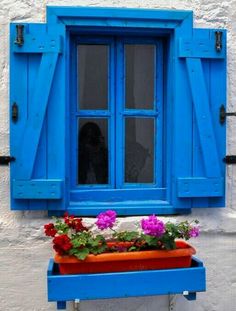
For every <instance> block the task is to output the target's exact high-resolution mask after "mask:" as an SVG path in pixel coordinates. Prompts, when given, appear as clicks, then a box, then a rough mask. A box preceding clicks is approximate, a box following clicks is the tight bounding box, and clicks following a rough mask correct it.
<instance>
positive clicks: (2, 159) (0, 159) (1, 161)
mask: <svg viewBox="0 0 236 311" xmlns="http://www.w3.org/2000/svg"><path fill="white" fill-rule="evenodd" d="M15 160H16V159H15V158H14V157H10V156H0V165H8V164H9V163H10V162H13V161H15Z"/></svg>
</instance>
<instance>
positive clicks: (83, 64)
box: [78, 44, 108, 110]
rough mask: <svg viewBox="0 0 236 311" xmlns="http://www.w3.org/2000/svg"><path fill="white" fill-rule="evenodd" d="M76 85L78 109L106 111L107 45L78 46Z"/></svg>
mask: <svg viewBox="0 0 236 311" xmlns="http://www.w3.org/2000/svg"><path fill="white" fill-rule="evenodd" d="M78 83H79V85H78V90H79V98H78V100H79V108H80V109H93V110H96V109H107V97H108V46H107V45H95V44H91V45H79V46H78Z"/></svg>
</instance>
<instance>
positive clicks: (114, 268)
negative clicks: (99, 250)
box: [54, 241, 196, 274]
mask: <svg viewBox="0 0 236 311" xmlns="http://www.w3.org/2000/svg"><path fill="white" fill-rule="evenodd" d="M176 246H177V248H176V249H175V250H170V251H168V250H151V251H138V252H121V253H103V254H100V255H92V254H91V255H88V257H87V258H86V259H85V260H79V259H77V258H76V257H74V256H60V255H55V258H54V261H55V262H56V263H58V265H59V270H60V273H61V274H80V273H82V274H84V273H102V272H122V271H137V270H159V269H171V268H187V267H190V265H191V257H192V255H194V254H195V253H196V251H195V249H194V248H193V247H192V246H191V245H189V244H188V243H186V242H185V241H176Z"/></svg>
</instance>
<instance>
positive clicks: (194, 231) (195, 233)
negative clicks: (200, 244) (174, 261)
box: [189, 227, 200, 238]
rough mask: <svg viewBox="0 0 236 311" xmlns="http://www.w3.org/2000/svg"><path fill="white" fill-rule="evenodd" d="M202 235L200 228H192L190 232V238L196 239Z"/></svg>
mask: <svg viewBox="0 0 236 311" xmlns="http://www.w3.org/2000/svg"><path fill="white" fill-rule="evenodd" d="M199 234H200V230H199V228H198V227H192V228H191V229H190V230H189V236H190V237H191V238H196V237H198V236H199Z"/></svg>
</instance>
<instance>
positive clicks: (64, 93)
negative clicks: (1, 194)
mask: <svg viewBox="0 0 236 311" xmlns="http://www.w3.org/2000/svg"><path fill="white" fill-rule="evenodd" d="M47 31H48V34H49V35H56V34H57V35H59V36H60V37H61V39H62V45H63V47H64V51H66V53H65V52H64V53H61V54H60V55H59V58H58V61H57V66H56V68H55V73H54V77H53V83H52V86H51V91H50V97H49V103H48V107H47V130H48V135H47V155H48V156H47V176H48V178H49V179H54V178H58V179H61V180H63V181H64V187H63V188H62V192H63V194H62V199H61V200H48V209H49V210H64V211H65V210H66V208H67V205H68V201H69V198H68V197H69V192H68V188H69V178H70V171H69V165H70V157H69V153H70V152H69V150H70V140H69V137H70V135H71V132H70V126H69V118H70V90H71V88H70V83H71V81H70V79H69V77H70V76H69V68H70V67H69V61H70V60H69V55H70V43H69V40H70V38H69V36H68V35H67V30H66V27H65V25H63V24H60V23H58V24H56V25H47Z"/></svg>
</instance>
